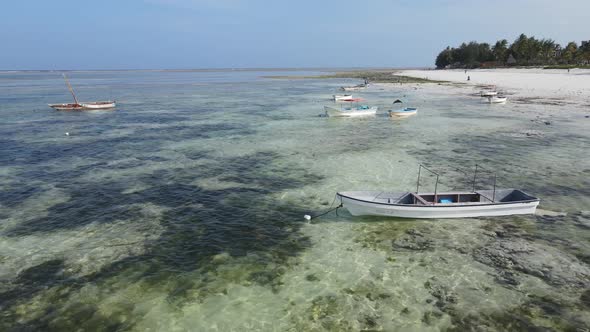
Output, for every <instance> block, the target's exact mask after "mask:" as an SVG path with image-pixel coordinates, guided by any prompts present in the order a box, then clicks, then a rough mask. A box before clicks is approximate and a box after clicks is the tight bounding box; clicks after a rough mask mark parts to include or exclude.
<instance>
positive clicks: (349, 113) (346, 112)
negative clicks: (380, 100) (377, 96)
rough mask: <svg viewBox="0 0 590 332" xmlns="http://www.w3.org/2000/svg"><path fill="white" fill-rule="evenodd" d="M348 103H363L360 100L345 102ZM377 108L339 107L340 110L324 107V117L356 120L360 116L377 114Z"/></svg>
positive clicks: (360, 106)
mask: <svg viewBox="0 0 590 332" xmlns="http://www.w3.org/2000/svg"><path fill="white" fill-rule="evenodd" d="M345 101H346V102H349V103H351V104H352V103H359V102H361V101H363V99H362V98H356V99H350V100H345ZM378 109H379V107H377V106H367V105H357V106H341V107H340V109H338V108H335V107H331V106H324V112H325V116H327V117H336V118H356V117H362V116H371V115H375V114H377V110H378Z"/></svg>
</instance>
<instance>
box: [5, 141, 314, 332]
mask: <svg viewBox="0 0 590 332" xmlns="http://www.w3.org/2000/svg"><path fill="white" fill-rule="evenodd" d="M277 158H280V155H278V154H275V153H257V154H253V155H249V156H244V157H240V158H225V159H221V160H217V162H218V163H221V164H225V165H230V166H229V167H228V168H224V173H226V174H228V177H230V178H244V179H247V180H245V181H248V182H249V181H251V183H261V184H265V185H268V186H267V187H264V188H265V189H249V188H240V187H238V188H231V189H224V190H208V189H204V188H200V187H197V186H192V185H187V184H184V183H188V182H190V181H192V180H194V179H195V178H198V177H200V176H202V177H207V176H212V175H215V174H218V173H217V172H218V171H219V170H220V168H218V167H221V166H213V167H211V168H210V169H207V168H205V167H204V168H198V169H185V168H183V169H168V170H161V171H158V172H155V173H154V174H150V175H145V174H144V175H140V176H138V177H137V178H136V180H138V181H141V182H142V183H145V184H147V185H148V186H149V187H148V188H147V189H145V190H142V191H138V192H133V193H129V194H122V192H123V191H124V189H125V188H126V187H127V186H126V184H125V183H117V182H108V183H101V184H96V183H70V182H62V183H60V185H59V186H60V187H61V188H62V189H63V190H66V191H67V192H68V193H69V194H70V196H71V200H70V201H68V202H64V203H60V204H57V205H55V206H53V207H51V208H50V209H49V210H48V213H47V216H45V217H40V218H36V219H33V220H29V221H24V222H22V223H21V224H19V225H17V226H15V227H14V228H12V229H9V230H7V231H6V232H5V233H4V235H6V236H13V237H15V236H24V235H29V234H43V233H50V232H57V231H60V230H63V229H71V228H76V227H81V226H83V225H85V224H88V223H109V222H113V221H115V220H137V219H141V218H142V217H143V216H142V211H141V209H140V208H139V207H137V206H138V205H139V204H144V203H153V204H157V205H159V206H165V207H167V208H168V210H167V211H166V212H164V213H163V215H162V217H161V221H160V224H161V226H162V227H163V228H164V231H163V232H162V233H161V235H160V236H159V237H158V238H157V239H155V240H153V241H151V242H150V243H148V244H147V252H146V253H145V254H142V255H138V256H132V257H128V258H125V259H123V260H120V261H117V262H114V263H112V264H110V265H108V266H106V267H104V268H103V269H102V270H100V271H98V272H97V273H94V274H91V275H88V276H85V277H81V278H69V279H67V280H68V281H67V282H64V283H59V284H53V283H52V282H51V280H55V279H56V277H55V273H47V274H45V275H43V276H42V277H41V276H39V274H38V273H27V274H25V276H27V277H26V278H28V280H31V282H33V283H34V282H35V281H34V280H35V279H36V278H37V277H39V279H41V278H44V279H47V281H46V282H44V284H45V287H42V288H41V287H39V288H31V289H29V296H24V297H23V296H22V295H23V288H22V287H21V286H16V287H15V288H14V290H13V292H14V293H11V294H12V295H11V296H7V297H6V300H5V302H4V307H5V308H6V311H7V312H8V314H7V316H4V317H3V320H4V322H0V326H6V324H9V325H10V322H13V321H14V319H15V318H16V317H19V320H21V321H22V320H23V319H24V320H25V321H26V318H25V317H20V316H19V315H18V314H16V312H15V311H14V306H15V305H16V304H18V303H22V302H23V301H26V300H27V298H31V297H32V296H33V295H34V294H37V293H39V292H41V291H43V292H44V293H46V292H47V288H49V289H50V290H51V289H53V288H55V287H58V288H60V289H61V288H63V289H61V290H60V292H61V294H62V295H60V296H59V297H57V298H54V299H53V300H52V301H51V302H53V303H54V305H56V306H57V307H56V308H55V309H54V310H57V311H58V312H59V313H60V318H59V319H58V320H57V321H58V322H59V321H64V320H65V321H64V322H68V323H63V324H65V325H63V326H69V325H68V324H70V323H71V322H78V323H79V324H80V326H86V327H88V326H89V325H88V324H87V323H83V322H79V321H77V320H76V318H75V317H76V316H84V313H83V312H82V313H80V312H79V311H77V309H73V308H70V307H65V304H66V303H67V299H68V294H69V293H70V292H73V291H75V290H76V289H77V288H79V287H80V286H81V285H84V284H87V283H93V284H102V283H109V280H110V279H111V278H116V277H117V276H118V275H120V274H125V275H133V278H134V280H132V281H131V282H143V283H147V284H150V285H160V284H161V283H163V282H164V283H166V284H167V285H169V286H170V287H169V288H170V292H169V294H168V297H169V302H170V303H172V304H176V305H178V306H180V305H182V304H183V303H185V302H186V301H188V300H189V299H188V298H187V294H188V293H187V292H188V290H190V289H199V290H200V291H199V298H205V297H207V296H209V295H211V294H218V293H223V291H224V289H225V287H226V286H224V285H225V284H224V281H223V278H224V274H223V273H222V272H220V271H217V269H218V267H219V262H218V261H216V259H214V257H217V256H218V255H219V254H229V256H230V257H232V259H236V258H239V257H249V256H248V255H251V254H253V253H255V254H256V255H258V256H259V257H260V259H259V260H257V261H253V262H250V263H249V265H248V267H247V268H248V269H249V271H250V272H249V273H247V274H245V275H244V276H243V277H237V279H235V278H234V279H231V280H227V281H226V282H230V281H231V282H238V283H246V284H248V283H258V284H262V285H266V286H268V287H270V288H271V289H273V291H279V289H280V286H281V285H282V281H281V277H282V275H283V274H284V273H285V271H286V269H285V268H284V266H285V265H286V264H288V261H289V260H290V259H291V258H293V257H296V256H297V255H298V253H299V252H300V251H301V250H303V249H305V248H306V247H308V246H309V245H310V243H309V239H308V238H306V237H303V236H301V235H299V234H298V233H297V230H298V229H299V226H300V223H299V222H298V221H299V220H300V219H301V218H300V216H301V215H302V214H303V213H304V210H303V208H302V207H301V206H298V205H293V204H289V203H281V202H276V201H274V200H272V199H269V194H271V193H273V192H275V191H280V190H284V189H287V188H297V187H299V186H303V185H307V181H310V180H313V181H320V180H321V177H318V176H315V175H311V174H308V173H307V172H306V171H305V170H302V169H299V168H297V167H293V166H290V167H289V171H288V172H287V171H283V170H281V169H279V168H277V167H275V166H273V163H274V160H276V159H277ZM240 183H241V182H240ZM134 204H137V205H134ZM60 264H61V263H60ZM269 264H272V266H273V267H272V268H270V269H269V268H267V266H269ZM50 265H51V266H54V265H55V266H58V267H59V266H60V265H59V264H57V265H56V264H50ZM57 270H58V269H57V268H55V269H54V270H52V271H57ZM194 270H199V271H201V274H202V275H203V276H204V277H203V278H202V279H200V280H192V281H191V282H190V283H187V280H184V279H183V278H178V276H182V275H184V273H183V272H190V271H194ZM213 276H215V277H213ZM212 277H213V278H212ZM23 278H24V277H23ZM135 278H136V279H135ZM23 280H24V279H23ZM19 285H20V284H19ZM52 291H53V290H52ZM55 291H57V290H55ZM17 295H18V296H17ZM111 319H113V318H112V317H109V318H105V320H106V322H105V324H106V323H108V321H109V320H111ZM55 320H56V318H55V316H51V315H49V316H47V318H41V319H35V320H31V321H29V322H26V323H25V325H26V326H32V327H35V328H42V327H45V326H48V325H47V324H50V323H52V322H54V321H55ZM130 321H131V322H132V320H130ZM115 322H117V319H115ZM111 323H112V322H111ZM127 323H129V321H128V322H127ZM129 324H131V323H129ZM60 326H62V325H60Z"/></svg>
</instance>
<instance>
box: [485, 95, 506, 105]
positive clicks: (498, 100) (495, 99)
mask: <svg viewBox="0 0 590 332" xmlns="http://www.w3.org/2000/svg"><path fill="white" fill-rule="evenodd" d="M507 100H508V97H505V96H490V97H488V103H490V104H504V103H506V101H507Z"/></svg>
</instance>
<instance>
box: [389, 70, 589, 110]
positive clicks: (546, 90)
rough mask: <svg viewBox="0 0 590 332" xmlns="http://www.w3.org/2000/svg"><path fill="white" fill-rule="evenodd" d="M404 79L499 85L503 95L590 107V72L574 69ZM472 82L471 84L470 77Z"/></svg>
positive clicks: (415, 73)
mask: <svg viewBox="0 0 590 332" xmlns="http://www.w3.org/2000/svg"><path fill="white" fill-rule="evenodd" d="M400 74H401V75H406V76H411V77H419V78H427V79H431V80H441V81H450V82H457V83H465V84H468V85H474V87H475V86H476V85H490V84H491V85H496V86H497V89H498V90H500V91H505V92H506V93H507V94H509V95H514V96H516V97H521V98H535V99H536V98H539V99H547V100H552V99H553V100H554V99H561V100H564V101H567V102H571V103H577V104H583V105H589V104H590V70H588V69H572V70H570V72H569V73H568V71H567V70H564V69H559V70H557V69H555V70H554V69H541V68H538V69H474V70H467V72H465V70H462V69H461V70H459V69H456V70H404V71H402V72H401V73H400ZM468 76H469V77H470V80H469V81H467V77H468Z"/></svg>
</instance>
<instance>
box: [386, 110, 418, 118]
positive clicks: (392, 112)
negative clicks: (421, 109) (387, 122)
mask: <svg viewBox="0 0 590 332" xmlns="http://www.w3.org/2000/svg"><path fill="white" fill-rule="evenodd" d="M416 113H418V109H416V108H403V109H400V110H390V111H389V116H391V117H394V116H395V117H404V116H411V115H416Z"/></svg>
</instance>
